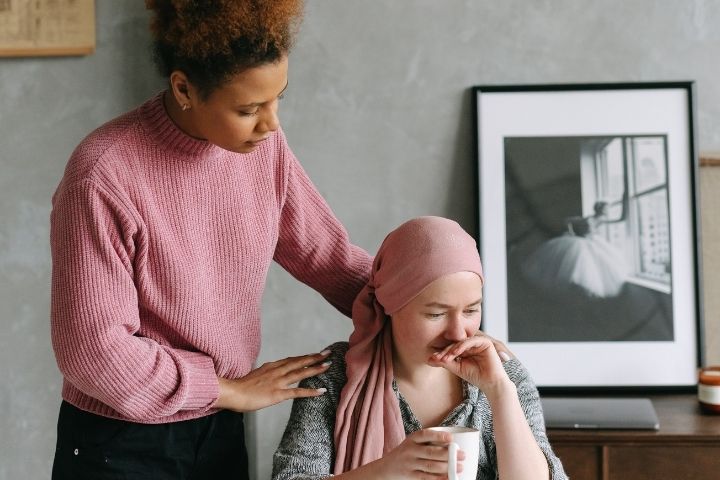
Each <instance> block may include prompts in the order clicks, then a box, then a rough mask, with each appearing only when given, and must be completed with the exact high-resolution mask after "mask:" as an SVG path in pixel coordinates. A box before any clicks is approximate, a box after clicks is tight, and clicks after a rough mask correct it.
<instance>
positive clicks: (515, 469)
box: [486, 380, 550, 480]
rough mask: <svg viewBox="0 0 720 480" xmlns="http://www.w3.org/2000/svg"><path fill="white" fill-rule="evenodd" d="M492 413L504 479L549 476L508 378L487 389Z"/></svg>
mask: <svg viewBox="0 0 720 480" xmlns="http://www.w3.org/2000/svg"><path fill="white" fill-rule="evenodd" d="M486 395H487V398H488V401H489V402H490V408H491V409H492V413H493V431H494V434H495V445H496V449H497V462H498V473H499V476H500V478H502V479H505V480H538V479H547V478H549V477H550V471H549V468H548V464H547V460H546V458H545V455H544V454H543V452H542V450H541V449H540V447H539V446H538V444H537V441H536V440H535V437H534V436H533V433H532V431H531V429H530V426H529V425H528V423H527V419H526V418H525V413H524V412H523V409H522V407H521V405H520V401H519V400H518V396H517V390H516V387H515V385H514V384H513V383H512V382H511V381H509V380H508V381H507V382H504V383H502V384H501V385H498V386H497V387H496V388H495V389H494V390H493V391H492V392H486Z"/></svg>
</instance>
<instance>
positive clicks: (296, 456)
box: [272, 342, 347, 480]
mask: <svg viewBox="0 0 720 480" xmlns="http://www.w3.org/2000/svg"><path fill="white" fill-rule="evenodd" d="M328 349H329V350H330V351H331V352H332V353H331V354H330V356H329V357H328V358H329V360H330V361H332V362H333V363H332V366H331V367H330V368H329V369H328V370H327V371H326V372H325V373H323V374H320V375H318V376H316V377H312V378H308V379H306V380H303V381H302V382H300V386H301V387H305V388H327V392H325V393H324V394H323V395H320V396H319V397H307V398H298V399H295V400H294V401H293V406H292V410H291V412H290V419H289V420H288V424H287V426H286V427H285V433H284V434H283V437H282V440H281V441H280V445H279V446H278V449H277V451H276V452H275V455H274V457H273V475H272V479H273V480H316V479H321V478H329V477H332V476H333V475H332V474H331V472H332V470H333V465H334V464H335V440H334V435H335V413H336V411H337V406H338V401H339V399H340V392H341V391H342V388H343V386H344V385H345V381H346V380H345V379H346V377H345V358H344V357H345V352H346V351H347V343H345V342H340V343H336V344H333V345H331V346H330V347H328Z"/></svg>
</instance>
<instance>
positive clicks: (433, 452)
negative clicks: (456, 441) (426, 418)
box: [365, 429, 465, 480]
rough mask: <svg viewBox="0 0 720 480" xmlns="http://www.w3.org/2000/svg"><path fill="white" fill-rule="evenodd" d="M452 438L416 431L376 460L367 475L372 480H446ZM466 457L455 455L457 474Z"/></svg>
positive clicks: (441, 433) (433, 432)
mask: <svg viewBox="0 0 720 480" xmlns="http://www.w3.org/2000/svg"><path fill="white" fill-rule="evenodd" d="M450 440H451V437H450V434H449V433H447V432H437V431H434V430H427V429H425V430H418V431H417V432H413V433H411V434H410V435H408V436H407V438H406V439H405V440H404V441H403V442H402V443H401V444H400V445H398V446H397V447H395V448H394V449H392V450H391V451H390V452H388V453H387V454H385V456H383V457H382V458H381V459H379V460H376V461H375V462H373V463H372V464H369V465H368V467H371V468H372V472H370V471H366V472H365V473H366V474H368V475H372V478H375V479H413V480H439V479H441V478H447V469H448V445H449V443H450ZM464 459H465V454H464V453H463V452H462V451H458V472H461V471H462V465H461V463H460V462H461V461H462V460H464Z"/></svg>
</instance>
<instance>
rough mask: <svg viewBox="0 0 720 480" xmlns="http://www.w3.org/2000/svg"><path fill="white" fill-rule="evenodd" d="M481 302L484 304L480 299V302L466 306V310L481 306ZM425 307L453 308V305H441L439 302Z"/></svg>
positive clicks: (427, 304) (476, 301)
mask: <svg viewBox="0 0 720 480" xmlns="http://www.w3.org/2000/svg"><path fill="white" fill-rule="evenodd" d="M481 302H482V298H480V299H478V300H475V301H474V302H473V303H471V304H469V305H465V308H467V307H475V306H477V305H479V304H480V303H481ZM425 307H429V308H433V307H434V308H452V305H446V304H444V303H439V302H430V303H426V304H425Z"/></svg>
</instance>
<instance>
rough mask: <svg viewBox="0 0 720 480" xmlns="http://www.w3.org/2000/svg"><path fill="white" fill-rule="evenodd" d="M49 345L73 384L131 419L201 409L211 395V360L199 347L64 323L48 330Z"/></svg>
mask: <svg viewBox="0 0 720 480" xmlns="http://www.w3.org/2000/svg"><path fill="white" fill-rule="evenodd" d="M53 346H54V349H55V355H56V359H57V363H58V367H59V368H60V371H61V372H62V373H63V375H64V377H65V378H66V379H67V380H68V381H69V382H70V383H71V384H72V385H73V386H74V387H75V388H77V389H78V390H80V391H81V392H82V393H84V394H85V395H88V396H90V397H93V398H95V399H97V400H99V401H100V402H102V403H104V404H105V405H107V406H109V407H110V408H112V409H113V410H115V411H117V412H118V413H120V414H121V415H123V416H124V417H126V418H128V419H130V420H133V421H139V422H145V421H155V420H159V419H162V418H164V417H168V416H172V415H174V414H176V413H178V412H180V411H186V410H207V409H209V408H210V407H211V405H212V403H213V402H214V401H215V399H216V398H217V394H218V385H217V377H216V374H215V370H214V365H213V362H212V360H211V359H210V358H209V357H207V356H206V355H204V354H202V353H199V352H190V351H184V350H175V349H171V348H168V347H164V346H161V345H159V344H157V343H156V342H154V341H152V340H150V339H147V338H142V337H136V336H133V335H129V334H127V333H117V334H116V335H115V336H113V335H109V334H108V335H91V334H89V333H88V332H78V331H75V330H73V329H69V328H67V329H53Z"/></svg>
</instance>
